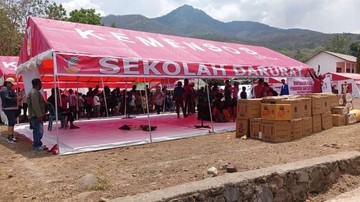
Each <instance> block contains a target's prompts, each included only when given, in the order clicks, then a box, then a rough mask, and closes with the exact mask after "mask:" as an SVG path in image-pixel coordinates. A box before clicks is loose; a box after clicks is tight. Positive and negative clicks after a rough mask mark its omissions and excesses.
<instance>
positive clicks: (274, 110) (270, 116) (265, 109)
mask: <svg viewBox="0 0 360 202" xmlns="http://www.w3.org/2000/svg"><path fill="white" fill-rule="evenodd" d="M261 118H262V119H266V120H278V121H280V120H291V119H293V114H292V110H291V105H289V104H261Z"/></svg>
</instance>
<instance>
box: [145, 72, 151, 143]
mask: <svg viewBox="0 0 360 202" xmlns="http://www.w3.org/2000/svg"><path fill="white" fill-rule="evenodd" d="M144 83H146V79H145V78H144ZM145 97H146V111H147V117H148V124H149V135H150V142H151V143H152V142H153V141H152V134H151V124H150V112H149V101H148V94H147V89H146V85H145Z"/></svg>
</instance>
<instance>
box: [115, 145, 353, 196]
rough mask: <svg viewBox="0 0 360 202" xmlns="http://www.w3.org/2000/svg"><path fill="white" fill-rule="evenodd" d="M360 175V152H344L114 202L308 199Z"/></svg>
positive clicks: (188, 184) (228, 175) (229, 175)
mask: <svg viewBox="0 0 360 202" xmlns="http://www.w3.org/2000/svg"><path fill="white" fill-rule="evenodd" d="M345 173H346V174H351V175H359V174H360V153H359V152H345V153H339V154H335V155H330V156H324V157H319V158H314V159H307V160H304V161H299V162H294V163H289V164H284V165H277V166H273V167H270V168H265V169H259V170H251V171H247V172H242V173H234V174H226V175H223V176H219V177H214V178H208V179H205V180H202V181H197V182H191V183H187V184H183V185H179V186H175V187H170V188H166V189H163V190H157V191H153V192H150V193H144V194H139V195H136V196H129V197H124V198H118V199H114V200H112V201H137V202H141V201H146V202H150V201H169V202H185V201H186V202H187V201H189V202H190V201H214V202H215V201H216V202H228V201H229V202H235V201H259V202H260V201H269V202H270V201H305V200H306V197H307V194H308V193H314V194H316V193H321V192H324V191H326V190H327V189H328V188H330V186H331V185H332V184H334V183H336V182H337V180H338V178H339V177H340V176H341V175H342V174H345Z"/></svg>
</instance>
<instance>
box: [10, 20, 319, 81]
mask: <svg viewBox="0 0 360 202" xmlns="http://www.w3.org/2000/svg"><path fill="white" fill-rule="evenodd" d="M54 62H55V63H54ZM31 69H38V70H39V73H40V74H51V75H52V74H55V75H56V76H66V78H69V77H70V76H72V77H75V78H76V79H78V80H80V81H94V80H96V79H99V77H103V78H106V80H107V81H114V80H115V81H118V80H119V78H124V79H126V80H132V81H136V80H137V78H152V79H153V78H184V77H195V78H209V77H211V78H214V77H218V78H230V77H304V76H308V70H312V69H313V68H312V67H310V66H308V65H306V64H303V63H301V62H298V61H296V60H294V59H291V58H289V57H287V56H284V55H282V54H280V53H277V52H275V51H272V50H270V49H267V48H264V47H259V46H248V45H242V44H234V43H224V42H215V41H206V40H201V39H193V38H184V37H177V36H168V35H162V34H154V33H146V32H138V31H130V30H123V29H116V28H110V27H102V26H93V25H85V24H78V23H70V22H63V21H54V20H49V19H42V18H34V17H30V18H29V19H28V25H27V29H26V34H25V37H24V44H23V46H22V49H21V53H20V60H19V68H17V73H23V72H24V71H25V72H26V70H27V71H30V70H31Z"/></svg>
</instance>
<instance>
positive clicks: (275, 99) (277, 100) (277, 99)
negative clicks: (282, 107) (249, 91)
mask: <svg viewBox="0 0 360 202" xmlns="http://www.w3.org/2000/svg"><path fill="white" fill-rule="evenodd" d="M287 97H288V96H269V97H263V98H262V100H261V103H263V104H281V102H282V100H283V99H286V98H287Z"/></svg>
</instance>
